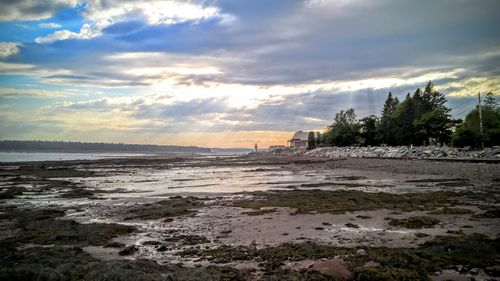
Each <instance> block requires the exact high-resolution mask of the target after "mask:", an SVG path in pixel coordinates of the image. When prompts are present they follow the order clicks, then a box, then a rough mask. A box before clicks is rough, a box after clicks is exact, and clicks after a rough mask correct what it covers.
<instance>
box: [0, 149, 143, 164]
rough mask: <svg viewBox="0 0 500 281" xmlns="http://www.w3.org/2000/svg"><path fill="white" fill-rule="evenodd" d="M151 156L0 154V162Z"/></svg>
mask: <svg viewBox="0 0 500 281" xmlns="http://www.w3.org/2000/svg"><path fill="white" fill-rule="evenodd" d="M144 155H151V154H138V153H137V154H136V153H99V152H95V153H89V152H85V153H75V152H0V162H4V163H5V162H7V163H8V162H33V161H68V160H98V159H110V158H123V157H135V156H144Z"/></svg>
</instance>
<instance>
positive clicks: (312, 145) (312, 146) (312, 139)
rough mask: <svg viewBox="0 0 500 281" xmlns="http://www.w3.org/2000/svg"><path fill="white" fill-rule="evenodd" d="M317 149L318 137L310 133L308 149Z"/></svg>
mask: <svg viewBox="0 0 500 281" xmlns="http://www.w3.org/2000/svg"><path fill="white" fill-rule="evenodd" d="M315 148H316V136H315V134H314V132H309V136H308V138H307V149H315Z"/></svg>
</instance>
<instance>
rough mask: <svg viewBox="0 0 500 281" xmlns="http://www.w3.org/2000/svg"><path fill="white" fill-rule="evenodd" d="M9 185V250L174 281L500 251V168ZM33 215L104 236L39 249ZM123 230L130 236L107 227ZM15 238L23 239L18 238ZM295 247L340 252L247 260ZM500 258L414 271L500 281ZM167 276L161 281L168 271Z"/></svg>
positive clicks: (58, 179)
mask: <svg viewBox="0 0 500 281" xmlns="http://www.w3.org/2000/svg"><path fill="white" fill-rule="evenodd" d="M0 174H1V178H0V180H1V181H0V188H1V189H2V191H1V193H0V194H1V198H3V199H1V206H2V210H1V211H2V213H1V214H2V215H3V217H2V220H1V222H0V228H1V230H2V231H1V232H2V234H1V237H0V238H1V239H3V240H1V241H3V242H4V243H7V242H9V243H14V244H15V246H16V249H18V250H19V249H29V248H30V247H36V246H37V245H38V244H40V245H43V246H44V247H48V246H49V247H59V246H61V245H64V246H65V247H67V246H75V247H80V248H81V249H82V251H83V252H84V253H85V254H86V253H88V254H90V257H89V258H93V259H96V260H97V261H110V262H115V261H116V260H123V259H125V260H126V261H129V262H136V261H138V260H141V259H146V260H148V261H152V262H154V263H158V264H161V265H165V266H169V265H177V266H178V268H176V269H175V270H173V271H172V272H173V273H172V274H178V275H175V277H176V279H178V280H184V279H183V278H188V277H185V276H184V275H182V274H184V273H182V274H181V273H180V272H181V271H182V269H183V268H196V269H197V270H199V271H200V273H199V274H201V275H199V276H203V278H202V277H200V278H202V279H207V280H208V279H210V278H211V277H210V276H212V275H210V276H209V275H206V276H205V275H203V274H205V273H206V272H209V270H208V268H210V270H219V267H220V266H228V267H229V268H232V269H231V270H236V271H235V272H233V271H231V274H233V273H234V274H237V275H238V278H240V277H241V279H242V280H258V279H263V280H266V278H268V277H270V276H271V277H272V276H274V277H273V278H279V279H281V280H287V279H290V280H291V279H292V277H293V276H295V277H297V276H299V279H298V280H307V279H308V278H309V279H310V280H313V277H314V278H316V277H317V276H316V275H312V276H311V275H310V274H311V273H310V272H309V271H310V269H309V268H308V266H309V265H311V264H314V262H315V261H316V260H320V259H331V258H337V259H342V260H344V261H345V262H346V264H347V265H348V268H349V270H350V271H352V272H354V276H358V277H359V276H362V275H359V274H358V273H357V272H365V270H366V269H367V268H368V269H371V268H374V269H377V270H379V271H380V270H386V268H389V267H390V268H396V269H398V268H397V266H396V265H393V264H390V265H386V266H382V267H381V266H380V261H379V260H378V259H377V257H376V256H371V252H370V251H371V250H370V249H381V248H386V247H387V248H391V249H393V250H391V251H400V250H401V249H420V248H422V249H424V248H425V249H427V248H426V247H430V246H428V245H430V244H429V243H433V241H436V239H442V237H448V238H449V239H465V240H464V241H469V240H467V239H469V237H475V236H474V235H475V234H480V235H481V239H483V240H484V239H486V240H484V241H498V237H499V234H500V226H499V225H500V224H499V223H500V219H499V211H498V210H499V202H500V201H499V198H500V164H495V163H491V164H489V163H468V162H439V161H428V160H399V159H398V160H389V159H345V160H323V159H315V158H305V157H293V156H266V155H247V156H238V157H223V156H221V157H208V156H181V157H178V156H168V157H151V158H140V157H136V158H129V159H103V160H95V161H58V162H42V163H40V162H38V163H17V164H16V163H11V164H2V165H1V166H0ZM316 195H317V196H316ZM365 195H366V196H365ZM408 197H410V200H407V199H408ZM411 198H417V199H418V200H420V201H418V200H417V199H415V200H413V199H411ZM344 202H347V203H349V204H344ZM400 202H401V203H400ZM403 203H404V204H403ZM427 203H429V204H427ZM36 210H58V211H64V213H63V214H61V216H60V217H59V215H58V217H55V218H52V217H50V216H49V218H47V216H46V215H44V217H43V219H53V220H72V221H74V223H72V225H73V226H69V229H71V231H75V230H74V228H75V227H74V226H75V225H78V227H80V226H81V225H89V224H93V225H95V226H96V227H97V226H99V227H103V229H104V230H99V233H98V234H95V233H94V232H92V231H93V230H92V229H91V230H88V231H89V233H86V234H85V235H86V236H85V239H82V238H81V237H79V233H78V231H79V230H77V233H73V232H72V235H66V234H67V233H64V235H63V234H61V233H59V230H57V229H55V230H54V229H50V231H52V232H50V231H49V230H47V231H48V232H47V236H48V237H49V238H47V237H43V239H41V238H40V237H36V234H32V233H30V235H24V233H23V231H25V230H24V229H25V228H29V227H31V225H32V224H33V223H34V222H32V221H29V220H26V222H25V225H22V226H20V225H19V224H22V223H20V221H22V219H21V218H22V216H23V215H24V213H23V212H28V211H29V212H34V211H36ZM28 215H29V216H33V215H32V214H31V213H29V214H28ZM114 224H117V225H122V226H126V227H131V228H134V230H132V229H121V230H120V231H118V232H117V231H115V230H114V228H112V230H108V229H109V228H110V226H113V227H114ZM26 225H27V226H28V227H27V226H26ZM37 227H40V226H37ZM41 227H45V226H43V225H42V226H41ZM78 229H80V228H78ZM85 229H86V228H85ZM68 231H69V230H68ZM103 231H104V232H103ZM106 231H108V232H106ZM20 234H21V235H20ZM23 235H24V236H23ZM51 235H52V236H55V237H61V236H62V237H64V238H60V239H59V240H58V239H52V238H50V236H51ZM93 235H98V237H97V238H98V239H97V238H95V237H94V236H93ZM18 236H21V237H26V238H22V239H21V238H19V239H17V240H16V237H18ZM448 238H447V239H448ZM488 239H489V240H488ZM112 242H115V245H113V243H112ZM288 243H293V244H299V245H314V246H315V247H324V248H325V249H327V248H328V249H337V250H338V251H339V253H340V252H341V253H343V254H339V255H335V256H329V255H326V254H325V256H321V257H320V256H318V257H316V256H315V255H313V258H311V257H310V256H307V257H301V258H292V256H293V255H294V254H295V253H291V254H290V257H289V258H287V259H285V260H279V264H280V265H279V266H276V267H272V268H271V269H270V267H269V266H268V265H269V264H271V262H270V261H262V256H259V255H262V254H260V252H258V253H259V254H255V255H257V256H252V255H251V254H248V251H249V249H257V250H256V251H259V249H268V248H269V249H273V247H284V246H283V245H285V246H286V245H288ZM426 243H427V244H426ZM495 243H497V242H495ZM110 245H111V246H112V247H111V246H110ZM127 247H129V248H128V250H129V251H124V250H126V249H125V248H127ZM130 247H132V248H130ZM223 247H226V248H223ZM227 247H230V249H228V248H227ZM236 249H238V251H241V249H245V250H244V251H245V253H246V256H245V257H239V258H238V257H232V258H227V257H225V256H224V258H220V257H219V258H214V257H218V255H222V254H223V252H224V251H225V252H226V253H227V252H228V251H236ZM361 249H362V250H363V251H368V252H369V254H368V255H365V257H366V256H368V257H366V258H367V259H368V260H367V261H366V262H373V264H374V265H375V266H370V264H368V266H365V265H366V264H364V265H361V266H359V265H358V264H357V262H358V259H359V258H360V257H359V255H362V254H360V253H362V252H361V251H360V250H361ZM214 250H217V251H218V252H215V253H214V252H213V251H214ZM351 250H352V252H350V251H351ZM497 250H498V249H497ZM209 251H212V252H209ZM300 251H303V249H302V250H300ZM345 251H346V252H345ZM401 251H406V250H401ZM344 252H345V253H344ZM120 253H121V254H120ZM252 253H253V252H252ZM398 253H399V252H398ZM493 255H494V256H496V258H493V259H492V261H491V262H484V264H483V267H479V268H478V266H477V264H476V263H472V262H471V264H470V266H469V265H467V264H446V265H443V266H441V267H439V268H437V270H436V271H435V272H428V271H426V272H424V273H421V272H419V273H418V274H420V275H418V276H417V277H416V278H417V279H415V280H419V279H418V278H422V276H427V277H430V278H433V279H436V280H438V279H439V278H443V276H444V277H446V276H448V275H449V276H455V277H453V278H458V277H456V276H459V277H460V278H462V277H464V278H465V277H470V276H474V277H475V278H476V280H481V278H483V279H484V280H487V278H495V277H494V276H495V274H497V273H495V272H494V270H493V269H494V267H495V266H497V267H498V266H500V256H499V254H498V253H497V252H496V250H495V251H494V252H493ZM3 258H4V259H5V258H6V257H5V255H4V257H3ZM268 259H271V258H268ZM277 259H278V258H277ZM471 260H472V258H471ZM292 261H293V262H292ZM465 261H467V259H466V260H465ZM291 263H292V265H291ZM299 264H300V265H299ZM211 265H217V266H218V267H217V269H213V268H212V267H210V266H211ZM457 266H462V268H458V267H457ZM492 268H493V269H492ZM162 270H163V269H162ZM204 270H205V271H204ZM398 270H399V269H398ZM210 272H211V271H210ZM398 272H400V271H398ZM486 272H487V273H486ZM160 273H161V274H160ZM160 273H159V274H160V276H162V278H164V277H165V276H166V275H165V274H167V273H164V272H163V271H162V272H160ZM240 273H241V276H240V275H239V274H240ZM162 274H163V275H162ZM168 274H170V273H168ZM207 274H208V273H207ZM218 274H219V273H218ZM273 274H274V275H273ZM356 274H358V275H356ZM391 274H392V273H391ZM405 274H407V272H405ZM215 275H217V274H215ZM231 276H232V275H231ZM235 276H236V275H235ZM307 276H309V277H307ZM321 276H323V277H325V275H321ZM326 277H328V276H326ZM326 277H325V278H326ZM235 278H236V277H235ZM453 278H452V279H453ZM271 279H272V278H271ZM131 280H132V279H131ZM186 280H189V279H186ZM194 280H196V279H194ZM200 280H201V279H200ZM213 280H219V279H217V278H215V279H213ZM314 280H321V279H314ZM358 280H362V279H360V278H358ZM409 280H411V279H409Z"/></svg>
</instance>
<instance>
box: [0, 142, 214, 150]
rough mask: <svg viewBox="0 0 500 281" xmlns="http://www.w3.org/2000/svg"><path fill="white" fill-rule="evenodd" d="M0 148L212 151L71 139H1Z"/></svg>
mask: <svg viewBox="0 0 500 281" xmlns="http://www.w3.org/2000/svg"><path fill="white" fill-rule="evenodd" d="M0 150H4V151H5V150H10V151H66V152H143V153H176V152H177V153H179V152H184V153H210V152H211V150H210V148H203V147H197V146H177V145H148V144H124V143H89V142H69V141H17V140H5V141H0Z"/></svg>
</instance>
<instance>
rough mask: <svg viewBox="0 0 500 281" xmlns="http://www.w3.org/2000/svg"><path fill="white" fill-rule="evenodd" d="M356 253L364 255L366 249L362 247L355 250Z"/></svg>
mask: <svg viewBox="0 0 500 281" xmlns="http://www.w3.org/2000/svg"><path fill="white" fill-rule="evenodd" d="M356 254H358V255H366V251H365V250H364V249H359V250H357V251H356Z"/></svg>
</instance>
